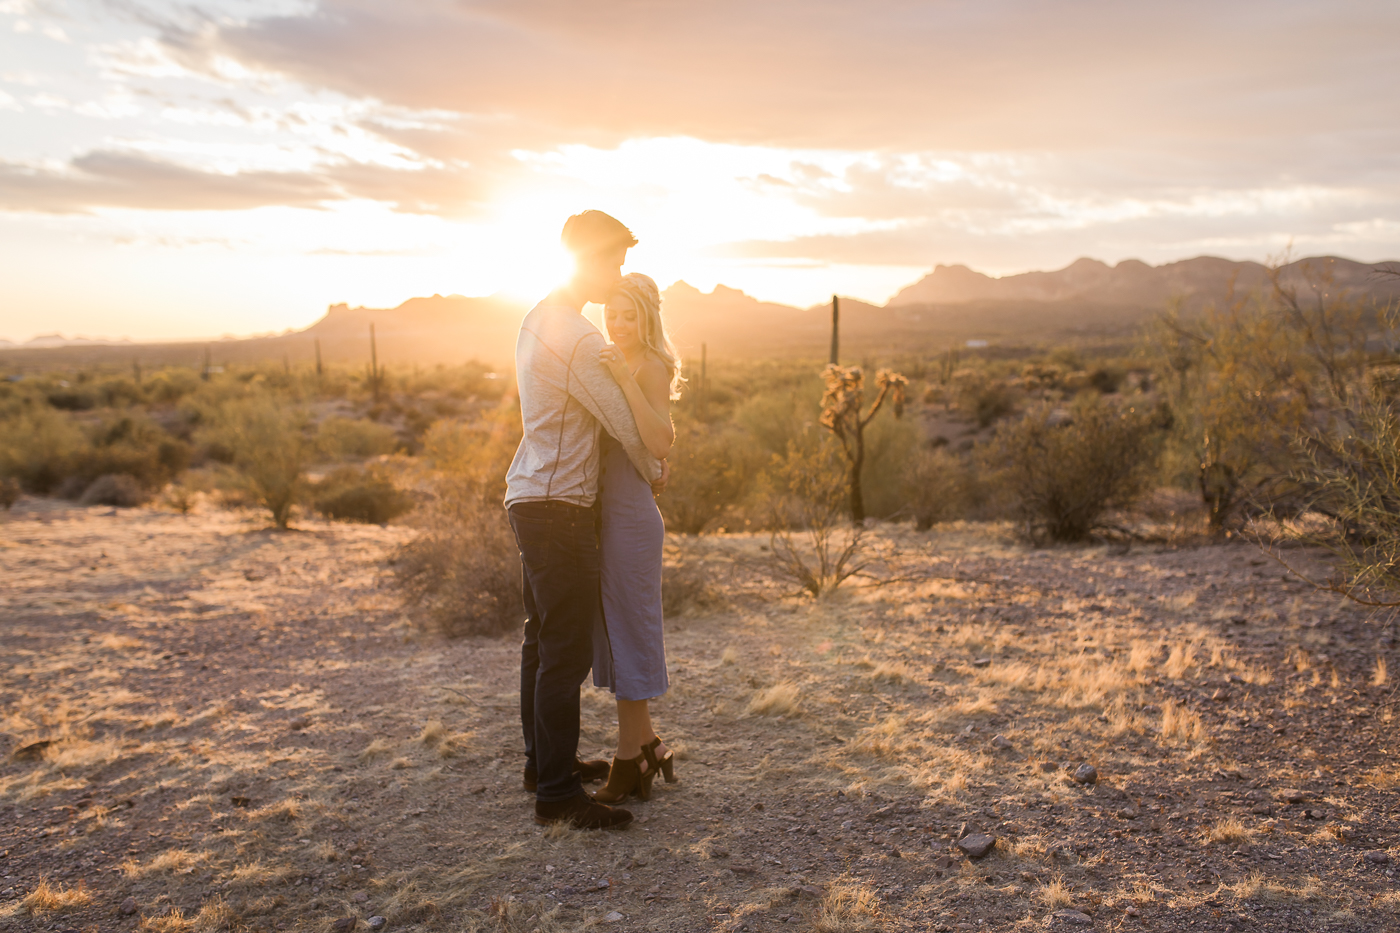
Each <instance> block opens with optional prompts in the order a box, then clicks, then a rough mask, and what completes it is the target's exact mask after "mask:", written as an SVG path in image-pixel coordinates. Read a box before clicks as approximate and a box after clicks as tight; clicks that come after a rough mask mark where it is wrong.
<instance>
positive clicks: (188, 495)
mask: <svg viewBox="0 0 1400 933" xmlns="http://www.w3.org/2000/svg"><path fill="white" fill-rule="evenodd" d="M197 501H198V494H197V493H196V491H195V490H194V489H192V488H190V487H189V486H187V485H185V484H184V483H171V484H170V485H169V486H167V487H165V490H164V492H162V493H161V502H162V503H163V504H164V505H165V506H166V507H168V508H171V509H174V510H175V511H176V512H179V513H180V514H181V515H188V514H190V512H191V511H192V510H193V509H194V506H195V502H197Z"/></svg>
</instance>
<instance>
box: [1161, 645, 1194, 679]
mask: <svg viewBox="0 0 1400 933" xmlns="http://www.w3.org/2000/svg"><path fill="white" fill-rule="evenodd" d="M1195 664H1196V646H1195V645H1192V644H1176V645H1173V646H1172V649H1171V652H1170V653H1169V654H1168V655H1167V661H1166V663H1165V664H1163V665H1162V673H1164V674H1166V675H1167V676H1168V677H1170V678H1171V679H1172V680H1180V679H1181V678H1183V677H1185V676H1186V672H1187V671H1189V670H1190V669H1191V668H1192V667H1194V666H1195Z"/></svg>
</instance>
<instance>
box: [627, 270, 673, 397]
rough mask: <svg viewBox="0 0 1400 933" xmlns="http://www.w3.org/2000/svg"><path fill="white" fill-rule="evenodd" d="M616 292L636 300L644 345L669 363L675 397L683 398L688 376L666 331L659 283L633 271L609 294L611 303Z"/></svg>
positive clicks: (639, 335)
mask: <svg viewBox="0 0 1400 933" xmlns="http://www.w3.org/2000/svg"><path fill="white" fill-rule="evenodd" d="M614 295H618V296H622V295H625V296H627V297H628V298H631V299H632V306H633V307H634V308H636V309H637V337H638V339H639V340H641V342H642V346H643V347H645V348H646V349H648V350H650V351H651V352H652V353H655V354H656V355H657V357H659V358H660V360H661V362H662V363H663V364H664V365H665V367H666V372H667V374H668V375H669V376H670V377H671V400H672V401H674V400H676V399H678V398H680V397H681V386H683V385H684V384H685V378H684V377H683V376H682V375H681V358H680V356H679V355H677V353H676V347H675V345H674V344H672V343H671V336H670V335H669V334H668V333H666V324H665V322H664V321H662V320H661V292H660V290H659V289H657V287H656V283H655V282H654V281H652V279H651V276H648V275H642V274H641V273H640V272H629V273H628V274H627V275H624V276H623V277H622V280H621V281H620V282H618V283H617V284H616V285H614V286H613V290H612V294H611V295H609V296H608V303H609V304H611V303H612V299H613V296H614Z"/></svg>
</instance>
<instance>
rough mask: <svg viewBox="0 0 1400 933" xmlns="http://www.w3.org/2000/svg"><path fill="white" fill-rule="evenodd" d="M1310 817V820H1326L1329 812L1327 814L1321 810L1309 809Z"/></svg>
mask: <svg viewBox="0 0 1400 933" xmlns="http://www.w3.org/2000/svg"><path fill="white" fill-rule="evenodd" d="M1308 819H1310V820H1325V819H1327V814H1326V813H1323V812H1322V811H1321V810H1309V811H1308Z"/></svg>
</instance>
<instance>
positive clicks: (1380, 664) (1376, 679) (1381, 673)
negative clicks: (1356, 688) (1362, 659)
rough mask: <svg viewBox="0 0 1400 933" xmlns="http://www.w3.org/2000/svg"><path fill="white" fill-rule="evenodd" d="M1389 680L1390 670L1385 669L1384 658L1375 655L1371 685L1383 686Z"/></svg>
mask: <svg viewBox="0 0 1400 933" xmlns="http://www.w3.org/2000/svg"><path fill="white" fill-rule="evenodd" d="M1389 681H1390V672H1389V671H1387V670H1386V669H1385V658H1383V657H1380V656H1377V657H1376V667H1375V670H1373V671H1372V672H1371V686H1373V687H1384V686H1385V685H1386V684H1387V683H1388V682H1389Z"/></svg>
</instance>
